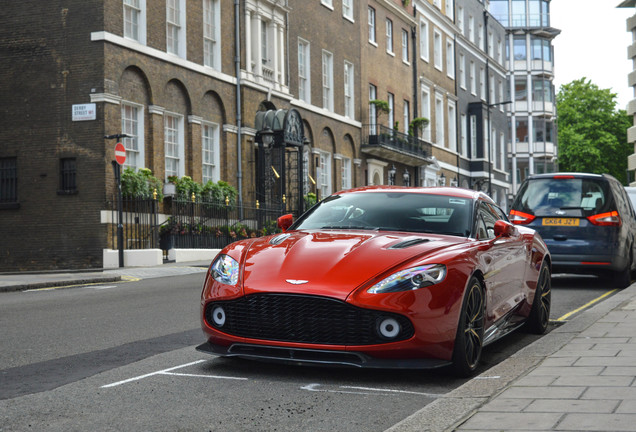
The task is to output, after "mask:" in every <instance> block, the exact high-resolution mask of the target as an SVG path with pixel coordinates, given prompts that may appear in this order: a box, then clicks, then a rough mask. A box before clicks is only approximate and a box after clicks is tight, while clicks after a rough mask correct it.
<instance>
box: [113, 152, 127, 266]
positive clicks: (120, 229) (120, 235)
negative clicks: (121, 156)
mask: <svg viewBox="0 0 636 432" xmlns="http://www.w3.org/2000/svg"><path fill="white" fill-rule="evenodd" d="M112 163H113V170H114V171H115V181H116V182H117V247H118V248H119V267H123V266H124V225H123V222H122V221H123V219H124V211H123V208H122V207H123V204H122V198H121V166H120V165H119V164H118V163H117V162H116V161H112Z"/></svg>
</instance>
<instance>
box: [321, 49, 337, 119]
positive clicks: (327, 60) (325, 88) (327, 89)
mask: <svg viewBox="0 0 636 432" xmlns="http://www.w3.org/2000/svg"><path fill="white" fill-rule="evenodd" d="M333 80H334V76H333V54H332V53H331V52H329V51H327V50H322V107H323V108H324V109H326V110H328V111H332V112H333V111H334V88H333Z"/></svg>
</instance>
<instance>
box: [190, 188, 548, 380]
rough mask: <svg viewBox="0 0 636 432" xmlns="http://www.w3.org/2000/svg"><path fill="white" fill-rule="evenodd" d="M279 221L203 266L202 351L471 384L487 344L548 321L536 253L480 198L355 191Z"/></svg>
mask: <svg viewBox="0 0 636 432" xmlns="http://www.w3.org/2000/svg"><path fill="white" fill-rule="evenodd" d="M278 224H279V226H280V227H281V228H282V229H283V233H281V234H275V235H270V236H267V237H261V238H255V239H249V240H241V241H237V242H235V243H232V244H230V245H229V246H227V247H226V248H225V249H223V250H222V251H221V252H220V253H219V254H218V255H217V257H216V258H215V259H214V261H213V262H212V264H211V265H210V269H209V272H208V273H207V274H206V278H205V282H204V285H203V292H202V295H201V316H202V327H203V331H204V332H205V334H206V336H207V342H206V343H204V344H202V345H200V346H199V347H197V349H199V350H200V351H203V352H208V353H211V354H215V355H219V356H224V357H242V358H251V359H260V360H270V361H279V362H289V363H294V364H299V363H309V364H330V365H347V366H357V367H369V368H434V367H440V366H446V365H452V366H453V367H454V369H455V371H456V372H457V373H458V374H459V375H462V376H469V375H470V374H471V373H472V372H473V371H474V370H475V369H476V367H477V365H478V363H479V359H480V356H481V352H482V348H483V347H484V346H485V345H487V344H488V343H491V342H493V341H494V340H496V339H498V338H499V337H501V336H503V335H506V334H508V333H509V332H511V331H513V330H515V329H517V328H519V327H521V326H525V327H526V328H527V329H528V330H529V331H531V332H534V333H538V334H541V333H543V332H545V330H546V328H547V326H548V321H549V317H550V301H551V295H550V277H551V270H550V254H549V252H548V249H547V248H546V246H545V244H544V243H543V241H542V239H541V237H540V236H539V235H538V234H537V233H536V232H535V231H534V230H532V229H528V228H524V227H520V226H514V225H512V224H511V223H510V222H509V221H508V219H507V217H506V215H505V213H504V212H503V211H502V210H501V209H500V208H499V207H497V205H496V204H495V203H494V202H493V201H492V200H491V199H490V198H489V197H488V196H487V195H485V194H483V193H481V192H477V191H472V190H465V189H459V188H406V187H394V186H374V187H363V188H357V189H352V190H348V191H343V192H339V193H336V194H334V195H332V196H330V197H328V198H326V199H324V200H323V201H321V202H320V203H319V204H317V205H315V206H314V207H312V208H311V209H310V210H309V211H307V212H306V213H305V214H303V215H302V216H301V217H300V218H299V219H298V220H297V221H295V222H293V221H292V216H291V215H286V216H282V217H280V218H279V219H278Z"/></svg>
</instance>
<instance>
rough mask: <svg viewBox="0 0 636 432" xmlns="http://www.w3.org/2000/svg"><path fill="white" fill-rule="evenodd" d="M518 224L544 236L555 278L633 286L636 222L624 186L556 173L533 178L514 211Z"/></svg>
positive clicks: (607, 179)
mask: <svg viewBox="0 0 636 432" xmlns="http://www.w3.org/2000/svg"><path fill="white" fill-rule="evenodd" d="M510 220H511V221H512V222H513V223H514V224H518V225H527V226H529V227H531V228H534V229H535V230H536V231H538V232H539V234H541V236H542V237H543V240H544V241H545V243H546V245H547V246H548V249H549V250H550V253H551V254H552V270H553V273H584V274H595V275H598V276H601V277H607V276H609V277H611V279H612V281H613V284H614V285H615V286H617V287H620V288H622V287H626V286H628V285H629V284H630V282H631V274H632V271H633V270H634V264H635V260H634V256H635V255H636V254H635V253H634V252H635V246H636V219H635V213H634V209H633V207H632V204H631V202H630V199H629V197H628V195H627V193H626V192H625V189H624V188H623V186H622V185H621V183H620V182H619V181H618V180H616V179H615V178H614V177H612V176H611V175H608V174H585V173H551V174H539V175H534V176H531V177H529V178H527V179H526V180H525V181H524V182H523V184H522V185H521V187H520V188H519V192H518V194H517V196H516V197H515V200H514V202H513V204H512V207H511V210H510Z"/></svg>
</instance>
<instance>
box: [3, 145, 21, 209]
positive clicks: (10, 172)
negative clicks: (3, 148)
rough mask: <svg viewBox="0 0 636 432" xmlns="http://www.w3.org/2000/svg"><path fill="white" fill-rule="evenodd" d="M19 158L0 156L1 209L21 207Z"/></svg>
mask: <svg viewBox="0 0 636 432" xmlns="http://www.w3.org/2000/svg"><path fill="white" fill-rule="evenodd" d="M18 192H19V191H18V158H17V157H0V209H14V208H19V207H20V204H19V201H18Z"/></svg>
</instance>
